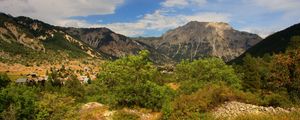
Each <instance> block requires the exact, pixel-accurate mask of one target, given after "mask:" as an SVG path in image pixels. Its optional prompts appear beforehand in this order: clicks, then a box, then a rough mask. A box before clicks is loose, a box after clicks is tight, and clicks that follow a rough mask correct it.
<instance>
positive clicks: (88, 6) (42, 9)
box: [0, 0, 124, 24]
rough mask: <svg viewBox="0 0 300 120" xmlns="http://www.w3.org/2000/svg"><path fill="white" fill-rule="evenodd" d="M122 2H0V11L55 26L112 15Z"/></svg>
mask: <svg viewBox="0 0 300 120" xmlns="http://www.w3.org/2000/svg"><path fill="white" fill-rule="evenodd" d="M123 2H124V0H0V11H1V12H5V13H9V14H12V15H14V16H21V15H22V16H29V17H32V18H35V19H40V20H43V21H45V22H49V23H51V24H57V22H60V21H61V20H64V19H66V18H68V17H72V16H87V15H103V14H112V13H114V11H115V9H116V7H117V6H118V5H120V4H122V3H123Z"/></svg>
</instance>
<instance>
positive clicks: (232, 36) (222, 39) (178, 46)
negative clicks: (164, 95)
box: [137, 21, 262, 61]
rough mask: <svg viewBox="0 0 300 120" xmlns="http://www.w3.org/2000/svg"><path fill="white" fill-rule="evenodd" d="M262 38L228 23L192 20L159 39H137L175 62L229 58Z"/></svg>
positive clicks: (227, 59) (226, 59)
mask: <svg viewBox="0 0 300 120" xmlns="http://www.w3.org/2000/svg"><path fill="white" fill-rule="evenodd" d="M137 39H138V38H137ZM261 39H262V38H260V37H259V36H258V35H255V34H251V33H247V32H240V31H237V30H234V29H233V28H232V27H231V26H230V25H229V24H227V23H213V22H197V21H192V22H189V23H187V24H186V25H184V26H181V27H178V28H176V29H173V30H170V31H168V32H167V33H165V34H164V35H162V36H161V37H159V38H140V39H138V41H140V42H143V43H145V44H148V45H150V46H152V47H154V48H155V49H157V50H158V51H160V52H161V53H162V54H165V55H167V56H169V57H170V58H172V59H174V60H176V61H180V60H182V59H190V60H193V59H198V58H202V57H206V56H216V57H220V58H223V59H224V60H225V61H229V60H231V59H233V58H235V57H237V56H239V55H240V54H242V53H243V52H245V51H246V50H247V49H249V48H250V47H252V46H253V45H255V44H256V43H258V42H259V41H261Z"/></svg>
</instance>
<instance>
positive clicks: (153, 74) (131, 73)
mask: <svg viewBox="0 0 300 120" xmlns="http://www.w3.org/2000/svg"><path fill="white" fill-rule="evenodd" d="M148 54H149V52H148V51H141V52H140V53H139V55H138V56H128V57H124V58H121V59H119V60H116V61H113V62H108V63H106V64H105V65H104V66H103V69H102V70H101V72H100V73H99V80H98V81H97V83H96V84H98V85H99V86H101V87H103V88H101V89H102V90H103V89H104V90H106V92H107V93H108V94H109V96H108V97H109V99H110V100H111V101H108V102H109V104H110V105H112V106H119V107H122V106H128V107H133V106H140V107H145V108H153V109H155V110H159V109H160V108H161V107H162V104H163V103H164V101H165V100H166V98H169V97H171V96H172V90H171V89H170V88H169V87H166V86H161V85H159V81H158V77H159V76H160V73H159V72H158V71H157V69H156V68H155V67H154V66H153V65H152V63H151V62H150V61H149V59H148Z"/></svg>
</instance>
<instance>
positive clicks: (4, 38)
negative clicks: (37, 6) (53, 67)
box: [0, 13, 101, 62]
mask: <svg viewBox="0 0 300 120" xmlns="http://www.w3.org/2000/svg"><path fill="white" fill-rule="evenodd" d="M0 51H1V59H0V60H1V61H10V60H13V61H14V60H15V61H17V62H18V61H22V60H24V61H26V60H28V61H29V62H30V60H34V61H42V60H51V59H52V58H53V59H68V58H70V59H72V58H79V57H101V54H99V53H98V52H96V51H94V49H92V48H91V47H90V46H88V45H86V44H85V43H84V42H82V41H80V40H78V39H75V38H73V37H72V36H70V35H68V34H67V33H65V32H64V31H62V30H61V29H60V28H59V27H56V26H52V25H49V24H47V23H44V22H41V21H38V20H34V19H31V18H28V17H12V16H10V15H6V14H3V13H0Z"/></svg>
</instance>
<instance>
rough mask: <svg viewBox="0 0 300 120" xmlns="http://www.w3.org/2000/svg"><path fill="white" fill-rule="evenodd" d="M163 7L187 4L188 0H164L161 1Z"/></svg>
mask: <svg viewBox="0 0 300 120" xmlns="http://www.w3.org/2000/svg"><path fill="white" fill-rule="evenodd" d="M162 5H163V6H164V7H174V6H179V7H182V6H187V5H188V1H187V0H166V1H165V2H163V3H162Z"/></svg>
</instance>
